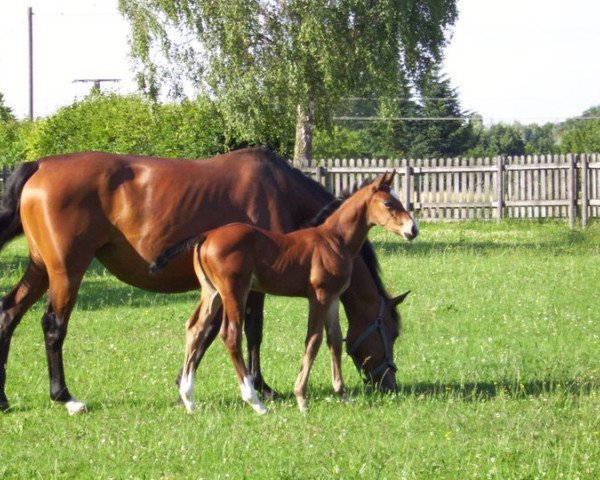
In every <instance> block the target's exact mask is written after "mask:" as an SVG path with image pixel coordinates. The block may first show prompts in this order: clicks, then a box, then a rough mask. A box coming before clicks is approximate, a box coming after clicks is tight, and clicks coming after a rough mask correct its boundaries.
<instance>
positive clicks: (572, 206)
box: [567, 153, 577, 228]
mask: <svg viewBox="0 0 600 480" xmlns="http://www.w3.org/2000/svg"><path fill="white" fill-rule="evenodd" d="M567 161H568V162H569V175H568V178H567V188H568V189H569V190H568V192H567V194H568V198H569V208H568V215H569V227H571V228H575V216H576V214H577V210H576V206H577V203H576V202H577V195H576V193H575V192H576V190H577V186H576V185H575V180H576V179H575V156H574V155H573V154H571V153H569V154H568V155H567Z"/></svg>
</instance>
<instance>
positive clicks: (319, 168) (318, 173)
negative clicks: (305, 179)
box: [315, 165, 325, 185]
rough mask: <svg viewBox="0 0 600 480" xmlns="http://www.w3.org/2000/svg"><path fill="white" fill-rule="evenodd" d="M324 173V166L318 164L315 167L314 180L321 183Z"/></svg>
mask: <svg viewBox="0 0 600 480" xmlns="http://www.w3.org/2000/svg"><path fill="white" fill-rule="evenodd" d="M324 175H325V167H323V166H321V165H318V166H317V167H316V168H315V180H316V181H317V183H320V184H321V185H323V176H324Z"/></svg>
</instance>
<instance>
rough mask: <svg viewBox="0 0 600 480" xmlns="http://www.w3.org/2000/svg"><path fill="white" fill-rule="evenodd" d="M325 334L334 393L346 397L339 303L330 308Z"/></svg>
mask: <svg viewBox="0 0 600 480" xmlns="http://www.w3.org/2000/svg"><path fill="white" fill-rule="evenodd" d="M325 333H326V334H327V346H328V347H329V352H330V354H331V381H332V384H333V391H334V392H335V393H337V394H338V395H339V396H340V397H342V398H343V397H344V379H343V378H342V342H343V340H342V330H341V328H340V316H339V301H336V302H334V303H333V304H332V305H331V307H330V308H329V312H328V315H327V318H326V319H325Z"/></svg>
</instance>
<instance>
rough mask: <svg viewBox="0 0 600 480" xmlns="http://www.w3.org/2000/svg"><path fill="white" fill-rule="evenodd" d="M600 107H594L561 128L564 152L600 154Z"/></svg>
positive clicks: (561, 142)
mask: <svg viewBox="0 0 600 480" xmlns="http://www.w3.org/2000/svg"><path fill="white" fill-rule="evenodd" d="M586 117H600V106H597V107H592V108H590V109H588V110H586V111H585V112H583V114H582V115H581V117H579V118H575V119H572V120H569V121H567V122H565V124H564V125H563V126H562V128H561V137H560V144H561V147H562V150H563V152H565V153H568V152H572V153H583V152H600V119H599V118H586Z"/></svg>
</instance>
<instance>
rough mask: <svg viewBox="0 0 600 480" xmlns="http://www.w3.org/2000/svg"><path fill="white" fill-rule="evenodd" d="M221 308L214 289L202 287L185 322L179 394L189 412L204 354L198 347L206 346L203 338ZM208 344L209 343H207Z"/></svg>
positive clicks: (212, 328) (193, 407) (210, 329)
mask: <svg viewBox="0 0 600 480" xmlns="http://www.w3.org/2000/svg"><path fill="white" fill-rule="evenodd" d="M220 308H221V297H220V296H219V293H218V292H217V291H216V290H215V289H209V288H204V289H202V296H201V297H200V304H199V305H198V307H197V308H196V310H194V313H193V314H192V316H191V317H190V318H189V320H188V321H187V323H186V346H185V358H184V361H183V369H182V371H181V379H180V381H179V395H180V397H181V400H182V401H183V404H184V406H185V408H186V410H187V411H188V412H189V413H191V412H193V411H194V409H195V403H194V398H193V397H194V380H195V378H196V370H197V368H198V365H199V364H200V359H201V358H202V355H203V354H204V350H202V352H201V354H200V353H199V352H200V348H201V347H202V346H206V342H205V338H206V335H207V332H208V331H214V328H215V326H214V323H219V322H216V320H217V319H216V316H217V313H218V312H219V310H220ZM209 345H210V343H209Z"/></svg>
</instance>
